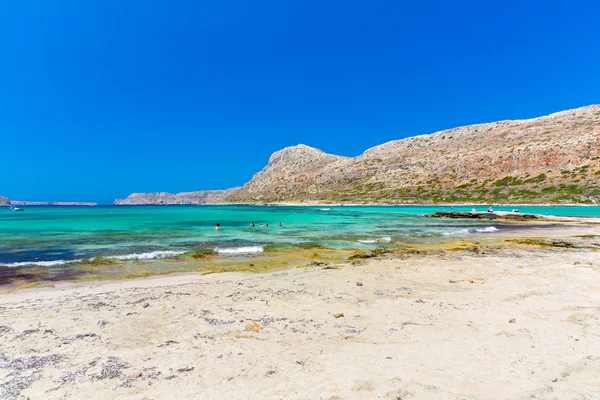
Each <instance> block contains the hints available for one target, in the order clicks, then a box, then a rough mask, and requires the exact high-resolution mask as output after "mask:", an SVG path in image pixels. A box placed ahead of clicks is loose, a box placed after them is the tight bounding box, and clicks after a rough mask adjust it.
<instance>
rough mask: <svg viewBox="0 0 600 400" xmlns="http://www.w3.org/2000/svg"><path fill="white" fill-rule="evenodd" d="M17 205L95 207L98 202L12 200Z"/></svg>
mask: <svg viewBox="0 0 600 400" xmlns="http://www.w3.org/2000/svg"><path fill="white" fill-rule="evenodd" d="M10 203H11V204H14V205H15V206H86V207H94V206H97V205H98V203H96V202H92V201H23V200H13V201H11V202H10Z"/></svg>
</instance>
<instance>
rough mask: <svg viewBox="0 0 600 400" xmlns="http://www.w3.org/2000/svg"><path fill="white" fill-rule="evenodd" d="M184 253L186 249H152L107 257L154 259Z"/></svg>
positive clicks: (117, 258)
mask: <svg viewBox="0 0 600 400" xmlns="http://www.w3.org/2000/svg"><path fill="white" fill-rule="evenodd" d="M183 253H185V251H174V250H163V251H151V252H148V253H133V254H125V255H122V256H107V257H106V258H112V259H116V260H152V259H154V258H169V257H176V256H178V255H180V254H183Z"/></svg>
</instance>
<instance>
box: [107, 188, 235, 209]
mask: <svg viewBox="0 0 600 400" xmlns="http://www.w3.org/2000/svg"><path fill="white" fill-rule="evenodd" d="M237 189H238V188H234V189H227V190H202V191H198V192H182V193H177V194H173V193H167V192H155V193H132V194H130V195H129V196H127V198H125V199H117V200H115V201H114V203H113V204H114V205H116V206H133V205H191V204H218V203H222V202H223V199H224V198H225V197H227V196H230V195H232V194H233V193H234V192H235V191H236V190H237Z"/></svg>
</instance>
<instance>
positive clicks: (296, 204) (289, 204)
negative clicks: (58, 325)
mask: <svg viewBox="0 0 600 400" xmlns="http://www.w3.org/2000/svg"><path fill="white" fill-rule="evenodd" d="M98 206H100V207H141V206H156V207H172V206H175V207H180V206H182V207H183V206H185V207H188V206H189V207H192V206H259V207H268V206H282V207H440V206H441V207H452V206H454V207H471V206H474V207H489V206H492V207H510V206H518V207H600V204H589V203H569V204H556V203H539V204H537V203H535V204H532V203H505V204H500V203H419V204H417V203H368V204H364V203H306V202H277V203H202V204H99V205H98Z"/></svg>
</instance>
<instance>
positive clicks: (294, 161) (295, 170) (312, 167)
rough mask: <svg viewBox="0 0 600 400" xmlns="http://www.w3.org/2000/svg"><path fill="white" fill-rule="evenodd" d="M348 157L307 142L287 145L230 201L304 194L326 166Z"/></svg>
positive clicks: (280, 198)
mask: <svg viewBox="0 0 600 400" xmlns="http://www.w3.org/2000/svg"><path fill="white" fill-rule="evenodd" d="M347 159H348V158H347V157H341V156H335V155H332V154H327V153H324V152H323V151H321V150H319V149H315V148H314V147H309V146H306V145H303V144H299V145H297V146H292V147H286V148H285V149H283V150H279V151H277V152H275V153H273V155H272V156H271V158H270V159H269V163H268V164H267V166H266V167H265V168H264V169H263V170H262V171H260V172H258V173H257V174H256V175H254V177H253V178H252V180H251V181H250V182H248V183H247V184H246V185H244V186H243V187H242V188H241V189H240V190H238V191H236V193H235V194H234V195H233V196H230V197H229V200H230V201H235V199H240V200H242V201H243V200H245V199H253V200H262V201H279V200H283V198H282V197H281V196H280V194H281V195H282V196H283V197H285V198H290V197H292V198H294V197H296V196H300V195H301V191H302V190H304V189H305V188H308V187H311V186H313V185H315V183H316V182H317V181H318V178H319V177H320V176H321V174H322V173H323V171H324V170H325V168H326V167H328V166H330V165H332V164H336V163H338V162H342V161H344V160H347Z"/></svg>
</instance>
